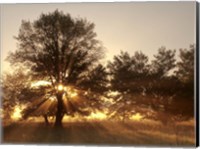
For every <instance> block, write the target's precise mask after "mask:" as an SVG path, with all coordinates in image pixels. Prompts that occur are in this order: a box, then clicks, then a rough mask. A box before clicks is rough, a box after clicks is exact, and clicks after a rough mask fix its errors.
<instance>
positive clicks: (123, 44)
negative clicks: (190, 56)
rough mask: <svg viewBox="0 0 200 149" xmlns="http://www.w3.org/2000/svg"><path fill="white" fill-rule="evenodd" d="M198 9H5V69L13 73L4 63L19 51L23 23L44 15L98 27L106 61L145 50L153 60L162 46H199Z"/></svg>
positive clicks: (153, 5) (158, 5) (148, 5)
mask: <svg viewBox="0 0 200 149" xmlns="http://www.w3.org/2000/svg"><path fill="white" fill-rule="evenodd" d="M195 7H196V6H195V2H132V3H82V4H81V3H74V4H72V3H63V4H7V5H1V32H0V33H1V66H2V67H1V69H2V71H5V70H9V69H8V63H7V62H5V61H4V59H5V58H6V56H7V55H8V52H9V51H14V50H16V41H15V40H14V38H13V36H17V34H18V30H19V27H20V24H21V20H22V19H24V20H30V21H33V20H36V19H38V18H39V16H40V14H41V13H42V12H43V13H47V12H52V11H54V10H55V9H58V10H62V11H63V12H64V13H70V14H71V15H72V17H82V18H86V19H87V20H88V21H91V22H93V23H95V25H96V26H95V32H96V33H97V38H98V39H99V40H101V41H102V42H103V45H104V47H106V60H111V59H112V58H113V55H115V54H119V52H120V50H124V51H128V52H129V53H130V54H131V55H133V54H134V52H135V51H137V50H141V51H142V52H144V53H145V54H147V55H148V56H149V58H150V59H152V58H153V54H156V53H157V50H158V48H159V47H161V46H166V47H167V49H179V48H188V47H189V44H193V43H195V36H196V35H195V33H196V30H195V29H196V27H195V24H196V23H195Z"/></svg>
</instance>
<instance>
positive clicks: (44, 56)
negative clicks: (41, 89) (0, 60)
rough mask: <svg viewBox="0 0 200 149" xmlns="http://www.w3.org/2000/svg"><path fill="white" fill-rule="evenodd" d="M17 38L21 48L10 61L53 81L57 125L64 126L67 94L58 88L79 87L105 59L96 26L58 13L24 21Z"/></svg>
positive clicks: (12, 55) (35, 74)
mask: <svg viewBox="0 0 200 149" xmlns="http://www.w3.org/2000/svg"><path fill="white" fill-rule="evenodd" d="M16 39H17V41H18V49H17V50H16V51H15V52H13V53H11V54H10V55H9V57H8V60H9V61H10V62H11V63H12V64H15V65H17V64H19V63H23V64H24V65H26V66H28V68H29V69H30V70H31V71H32V74H33V75H34V76H37V77H40V78H43V80H47V81H51V84H52V90H53V92H54V95H55V97H56V99H57V110H56V114H55V115H56V120H55V126H58V127H60V126H62V118H63V116H64V114H65V111H64V107H63V99H62V97H63V94H64V92H63V91H59V90H58V86H59V85H60V87H61V88H60V89H63V87H62V86H68V85H73V86H79V84H81V82H82V81H84V80H85V79H86V78H87V76H88V74H89V73H90V70H91V68H92V67H93V66H94V65H96V64H97V63H98V60H99V59H100V58H102V56H103V55H102V49H103V48H102V45H101V44H100V42H99V41H98V40H97V39H96V33H95V32H94V24H93V23H90V22H88V21H87V20H86V19H82V18H75V19H73V18H72V17H71V16H70V15H69V14H63V12H59V11H58V10H56V11H54V12H53V13H48V14H41V16H40V18H39V19H38V20H35V21H33V22H29V21H22V24H21V27H20V30H19V34H18V36H17V37H16ZM65 94H67V92H65Z"/></svg>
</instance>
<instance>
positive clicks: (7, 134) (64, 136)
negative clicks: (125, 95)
mask: <svg viewBox="0 0 200 149" xmlns="http://www.w3.org/2000/svg"><path fill="white" fill-rule="evenodd" d="M194 135H195V134H194V123H192V122H186V123H179V124H176V125H175V124H171V125H162V124H160V123H158V122H148V121H145V120H144V121H138V122H137V121H127V122H116V121H105V120H104V121H87V122H65V123H64V127H63V128H62V129H56V128H54V127H52V126H48V127H46V126H45V125H44V124H43V123H42V122H26V121H25V122H18V123H13V124H10V125H8V126H4V127H3V140H2V143H4V144H12V143H15V144H36V143H37V144H73V145H80V144H87V145H95V144H99V145H134V146H147V145H148V146H194V144H195V137H194Z"/></svg>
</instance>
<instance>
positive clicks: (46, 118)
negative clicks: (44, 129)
mask: <svg viewBox="0 0 200 149" xmlns="http://www.w3.org/2000/svg"><path fill="white" fill-rule="evenodd" d="M43 117H44V120H45V125H46V126H48V125H49V120H48V117H47V115H46V114H45V115H44V116H43Z"/></svg>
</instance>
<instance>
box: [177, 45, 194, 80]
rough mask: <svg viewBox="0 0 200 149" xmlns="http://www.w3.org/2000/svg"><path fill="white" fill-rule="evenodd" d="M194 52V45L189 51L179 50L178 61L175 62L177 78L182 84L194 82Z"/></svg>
mask: <svg viewBox="0 0 200 149" xmlns="http://www.w3.org/2000/svg"><path fill="white" fill-rule="evenodd" d="M194 51H195V45H190V49H189V50H187V49H180V61H179V62H177V68H178V70H177V71H176V75H177V77H178V78H179V79H180V80H181V81H182V82H184V83H189V82H192V83H193V82H194V60H195V59H194Z"/></svg>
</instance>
